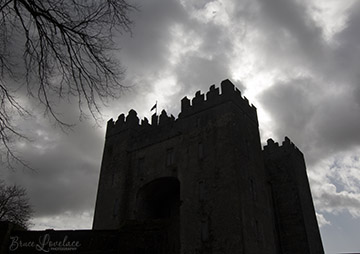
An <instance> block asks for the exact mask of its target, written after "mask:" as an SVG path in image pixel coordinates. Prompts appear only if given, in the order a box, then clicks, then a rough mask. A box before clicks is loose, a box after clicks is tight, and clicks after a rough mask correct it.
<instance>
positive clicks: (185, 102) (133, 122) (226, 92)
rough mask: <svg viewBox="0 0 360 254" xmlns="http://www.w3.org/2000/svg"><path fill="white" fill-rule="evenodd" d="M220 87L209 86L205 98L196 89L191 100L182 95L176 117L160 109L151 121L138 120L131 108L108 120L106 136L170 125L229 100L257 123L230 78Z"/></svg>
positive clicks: (252, 109)
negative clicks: (125, 112)
mask: <svg viewBox="0 0 360 254" xmlns="http://www.w3.org/2000/svg"><path fill="white" fill-rule="evenodd" d="M220 87H221V93H220V88H219V87H215V85H212V86H210V89H209V91H208V92H207V93H206V98H205V94H203V93H201V91H197V92H196V94H195V97H194V98H193V99H192V100H191V101H190V100H189V99H188V98H187V97H184V98H183V99H182V100H181V112H180V113H179V117H178V119H175V117H174V116H173V115H170V116H168V114H167V113H166V111H165V110H162V112H161V114H160V115H156V114H153V115H152V117H151V123H149V120H148V119H147V118H146V117H145V118H144V119H142V120H141V121H140V119H139V117H138V116H137V112H136V111H135V110H133V109H131V110H130V111H129V113H128V115H127V116H125V115H124V114H121V115H119V117H118V119H117V120H116V121H114V120H113V119H110V120H109V121H108V123H107V133H106V136H107V137H109V136H112V135H114V134H116V133H120V132H122V131H125V130H127V129H134V130H136V131H143V130H153V129H154V128H156V127H159V126H160V127H161V126H172V125H174V124H175V123H176V122H178V121H179V120H180V121H181V119H184V118H186V117H188V116H191V115H193V114H195V113H198V112H201V111H204V110H207V109H209V108H212V107H214V106H217V105H220V104H223V103H226V102H229V101H230V102H232V103H234V104H235V105H237V106H238V107H239V108H241V109H242V111H243V112H244V114H245V115H247V116H248V117H249V118H250V119H251V120H252V121H254V122H255V123H256V124H258V121H257V113H256V108H255V106H253V105H250V104H249V101H248V99H247V98H246V97H242V95H241V92H240V91H239V89H238V88H236V87H235V86H234V84H233V83H232V82H231V81H230V80H228V79H226V80H224V81H222V82H221V85H220Z"/></svg>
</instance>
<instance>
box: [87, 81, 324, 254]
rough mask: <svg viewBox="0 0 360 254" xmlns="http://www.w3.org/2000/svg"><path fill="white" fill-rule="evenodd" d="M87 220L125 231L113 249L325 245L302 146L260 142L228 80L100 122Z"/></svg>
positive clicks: (191, 251)
mask: <svg viewBox="0 0 360 254" xmlns="http://www.w3.org/2000/svg"><path fill="white" fill-rule="evenodd" d="M93 229H94V230H119V231H121V232H125V233H126V234H128V235H129V234H130V235H132V236H133V237H132V238H131V239H129V240H128V242H127V245H126V247H124V248H125V249H126V248H127V250H125V249H124V252H120V253H164V254H165V253H166V254H170V253H181V254H195V253H196V254H197V253H219V254H220V253H229V254H233V253H242V254H248V253H256V254H259V253H266V254H271V253H274V254H275V253H279V254H280V253H281V254H285V253H289V254H290V253H291V254H296V253H299V254H300V253H301V254H304V253H324V251H323V247H322V242H321V238H320V233H319V228H318V224H317V220H316V216H315V210H314V206H313V201H312V197H311V192H310V188H309V183H308V178H307V174H306V167H305V161H304V157H303V154H302V153H301V151H300V150H299V149H298V148H297V147H296V146H295V145H294V144H293V143H292V142H291V141H290V140H289V139H288V138H285V140H284V141H283V142H282V145H279V144H278V143H276V142H274V141H273V140H272V139H269V140H268V141H267V145H265V147H264V148H263V149H262V147H261V142H260V135H259V128H258V119H257V113H256V108H255V107H254V106H253V105H249V102H248V100H247V99H246V98H245V97H242V96H241V93H240V91H239V90H238V89H237V88H236V87H235V86H234V85H233V84H232V83H231V82H230V81H229V80H224V81H222V82H221V92H220V88H218V87H215V85H212V86H211V87H210V90H209V91H208V92H207V93H206V99H205V95H204V94H202V93H201V92H200V91H198V92H197V93H196V95H195V97H194V98H193V99H192V100H191V101H190V100H189V99H188V98H187V97H185V98H183V99H182V100H181V112H180V114H179V116H178V118H177V119H175V117H173V116H168V115H167V113H166V112H165V111H162V112H161V114H160V116H158V115H156V114H154V115H153V116H152V118H151V123H149V121H148V120H147V119H146V118H145V119H143V120H141V122H140V120H139V118H138V117H137V113H136V112H135V111H134V110H130V112H129V113H128V115H127V116H125V115H124V114H121V115H120V116H119V118H118V119H117V120H116V121H113V120H112V119H111V120H110V121H109V122H108V125H107V132H106V140H105V147H104V153H103V160H102V164H101V173H100V179H99V187H98V193H97V200H96V208H95V215H94V222H93ZM126 251H127V252H126Z"/></svg>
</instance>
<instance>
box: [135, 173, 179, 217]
mask: <svg viewBox="0 0 360 254" xmlns="http://www.w3.org/2000/svg"><path fill="white" fill-rule="evenodd" d="M179 203H180V183H179V180H178V179H177V178H175V177H162V178H158V179H155V180H153V181H151V182H150V183H148V184H146V185H144V186H143V187H142V188H140V190H139V191H138V194H137V219H138V220H152V219H170V218H174V217H178V214H179Z"/></svg>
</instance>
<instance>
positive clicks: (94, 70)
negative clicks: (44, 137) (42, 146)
mask: <svg viewBox="0 0 360 254" xmlns="http://www.w3.org/2000/svg"><path fill="white" fill-rule="evenodd" d="M134 10H136V7H135V6H133V5H131V4H129V3H128V2H127V0H88V1H85V0H7V1H6V0H0V42H1V45H0V64H1V67H0V100H1V101H0V103H1V104H0V138H1V142H2V143H3V145H4V147H5V148H6V150H7V151H8V152H9V153H10V155H11V156H13V155H14V153H12V151H11V149H10V147H9V142H10V140H11V137H13V136H16V137H23V135H21V134H20V132H19V131H18V130H16V128H15V127H14V126H15V125H14V124H13V122H12V120H13V119H12V118H11V117H10V115H9V113H8V112H9V110H12V111H14V112H16V113H17V114H18V115H19V116H24V115H29V114H30V113H29V112H28V111H27V110H25V109H24V107H23V106H22V105H21V103H20V101H19V100H17V98H16V97H15V95H14V94H15V93H16V90H14V89H12V88H11V85H10V84H14V83H15V82H16V83H19V84H23V85H25V86H26V90H27V93H28V95H29V96H30V98H33V99H35V100H37V101H38V102H40V104H41V105H42V106H43V109H44V113H45V115H47V116H49V117H50V118H52V119H54V120H55V122H57V123H58V124H59V125H60V126H61V127H63V128H70V127H71V126H72V123H69V122H67V121H66V120H64V119H63V118H62V116H61V114H60V113H59V112H57V102H56V101H57V100H56V98H57V99H60V100H64V99H68V100H69V101H73V100H75V101H76V102H77V104H78V108H79V112H80V116H79V117H84V116H85V117H86V116H88V115H90V116H92V118H93V119H95V121H97V120H98V119H99V117H101V106H102V105H104V103H106V100H107V99H109V98H118V97H119V96H120V95H121V93H122V92H123V90H124V88H126V87H125V86H123V85H122V83H121V81H122V78H123V75H124V69H122V68H121V67H120V64H119V63H118V62H117V61H116V59H114V58H112V57H110V56H111V52H112V50H114V48H113V40H112V38H113V35H114V33H122V32H131V29H130V28H131V24H132V21H131V20H130V18H129V14H130V13H131V12H132V11H134ZM14 41H15V42H16V45H13V43H14ZM14 48H16V49H17V50H14ZM19 52H22V53H21V54H19ZM9 81H10V82H9Z"/></svg>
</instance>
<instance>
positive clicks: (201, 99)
mask: <svg viewBox="0 0 360 254" xmlns="http://www.w3.org/2000/svg"><path fill="white" fill-rule="evenodd" d="M220 87H221V92H220V88H219V87H216V86H215V85H212V86H210V89H209V91H208V92H207V93H206V97H205V94H203V93H201V91H197V92H196V94H195V97H194V98H193V99H192V100H191V101H190V100H189V99H188V98H187V97H186V96H185V97H184V98H183V99H182V100H181V112H180V114H179V118H183V117H186V116H189V115H192V114H195V113H197V112H200V111H203V110H205V109H208V108H211V107H213V106H216V105H219V104H222V103H225V102H229V101H231V102H233V103H234V104H235V105H237V106H238V107H240V108H241V109H242V110H243V112H244V113H245V114H246V115H248V117H249V118H250V119H252V120H253V121H255V122H256V123H257V114H256V108H255V106H254V105H250V104H249V101H248V99H247V98H246V97H242V95H241V92H240V90H239V89H238V88H236V87H235V86H234V84H233V83H232V82H231V81H230V80H228V79H226V80H224V81H222V82H221V85H220Z"/></svg>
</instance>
